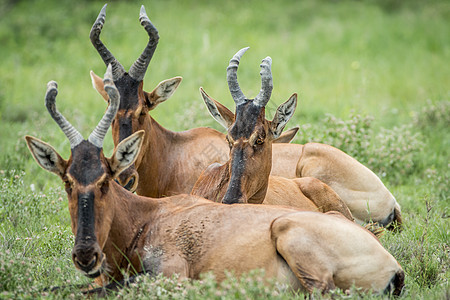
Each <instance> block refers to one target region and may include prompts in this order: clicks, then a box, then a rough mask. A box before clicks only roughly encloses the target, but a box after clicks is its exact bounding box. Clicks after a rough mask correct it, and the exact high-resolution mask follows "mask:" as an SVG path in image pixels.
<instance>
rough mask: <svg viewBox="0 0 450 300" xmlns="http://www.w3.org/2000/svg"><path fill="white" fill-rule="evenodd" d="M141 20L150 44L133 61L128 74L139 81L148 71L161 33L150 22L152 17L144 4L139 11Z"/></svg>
mask: <svg viewBox="0 0 450 300" xmlns="http://www.w3.org/2000/svg"><path fill="white" fill-rule="evenodd" d="M139 21H140V22H141V25H142V26H144V28H145V30H146V31H147V33H148V37H149V38H148V44H147V47H145V49H144V51H143V52H142V54H141V56H139V58H138V59H137V60H136V61H135V62H134V63H133V65H132V66H131V68H130V70H129V71H128V74H129V75H130V76H131V78H133V79H134V80H137V81H142V80H143V79H144V76H145V72H146V71H147V67H148V64H149V63H150V60H151V59H152V57H153V54H154V53H155V50H156V46H157V45H158V41H159V35H158V30H157V29H156V27H155V26H154V25H153V24H152V22H150V19H149V18H148V16H147V13H146V12H145V8H144V5H142V6H141V11H140V13H139Z"/></svg>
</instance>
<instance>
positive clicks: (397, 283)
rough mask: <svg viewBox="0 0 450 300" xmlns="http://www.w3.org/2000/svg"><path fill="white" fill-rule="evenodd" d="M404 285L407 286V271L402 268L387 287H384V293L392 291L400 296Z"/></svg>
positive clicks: (394, 294) (396, 295)
mask: <svg viewBox="0 0 450 300" xmlns="http://www.w3.org/2000/svg"><path fill="white" fill-rule="evenodd" d="M404 286H405V272H404V271H403V270H402V269H399V270H398V271H397V272H396V273H395V275H394V276H393V277H392V279H391V281H390V282H389V283H388V285H387V287H386V288H385V289H384V292H383V294H387V295H389V294H391V292H392V295H393V296H395V297H398V296H400V294H401V293H402V290H403V287H404Z"/></svg>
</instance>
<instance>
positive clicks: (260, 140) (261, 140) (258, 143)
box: [255, 138, 264, 145]
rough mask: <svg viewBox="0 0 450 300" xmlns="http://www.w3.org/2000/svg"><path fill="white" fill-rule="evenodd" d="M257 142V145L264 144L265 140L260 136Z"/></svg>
mask: <svg viewBox="0 0 450 300" xmlns="http://www.w3.org/2000/svg"><path fill="white" fill-rule="evenodd" d="M255 144H256V145H262V144H264V140H263V139H262V138H259V139H257V140H256V142H255Z"/></svg>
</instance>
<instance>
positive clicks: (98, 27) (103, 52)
mask: <svg viewBox="0 0 450 300" xmlns="http://www.w3.org/2000/svg"><path fill="white" fill-rule="evenodd" d="M106 5H107V4H105V5H104V6H103V8H102V9H101V10H100V13H99V14H98V17H97V20H95V23H94V25H92V29H91V33H90V34H89V37H90V39H91V43H92V45H94V47H95V49H97V52H98V54H100V56H101V58H102V59H103V62H104V63H105V65H106V66H108V65H109V64H111V65H112V78H113V80H117V79H119V78H120V77H122V76H123V74H124V73H125V69H124V68H123V66H122V65H121V64H120V62H119V61H117V59H116V58H115V57H114V55H112V54H111V52H109V50H108V49H107V48H106V47H105V45H104V44H103V43H102V41H100V33H101V32H102V28H103V25H104V24H105V17H106Z"/></svg>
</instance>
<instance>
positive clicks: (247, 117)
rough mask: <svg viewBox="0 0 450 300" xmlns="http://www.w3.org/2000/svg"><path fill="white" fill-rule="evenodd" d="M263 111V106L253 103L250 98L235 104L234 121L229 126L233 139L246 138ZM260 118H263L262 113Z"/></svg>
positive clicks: (253, 129)
mask: <svg viewBox="0 0 450 300" xmlns="http://www.w3.org/2000/svg"><path fill="white" fill-rule="evenodd" d="M263 111H264V107H261V106H258V105H255V104H253V101H252V100H246V101H245V102H244V103H243V104H240V105H238V106H236V121H235V122H234V124H233V126H232V127H231V128H230V134H231V137H232V138H233V139H234V140H237V139H238V138H246V139H248V138H249V137H250V136H251V135H252V133H253V132H254V131H255V127H256V125H257V124H258V120H259V119H260V117H261V113H262V112H263ZM262 120H264V114H263V115H262Z"/></svg>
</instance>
